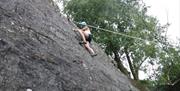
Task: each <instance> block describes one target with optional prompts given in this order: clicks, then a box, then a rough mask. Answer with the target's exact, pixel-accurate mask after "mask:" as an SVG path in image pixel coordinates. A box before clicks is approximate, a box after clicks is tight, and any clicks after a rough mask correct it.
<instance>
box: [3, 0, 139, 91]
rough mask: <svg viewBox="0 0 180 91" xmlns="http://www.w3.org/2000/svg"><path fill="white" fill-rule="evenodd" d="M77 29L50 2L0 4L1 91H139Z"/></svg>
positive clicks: (9, 1)
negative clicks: (90, 50)
mask: <svg viewBox="0 0 180 91" xmlns="http://www.w3.org/2000/svg"><path fill="white" fill-rule="evenodd" d="M72 28H73V23H71V22H69V21H68V20H67V19H66V18H63V17H61V16H60V14H59V13H58V11H57V9H56V8H55V7H54V6H53V4H52V3H51V0H0V91H31V90H32V91H138V90H137V89H136V88H134V87H133V86H132V85H131V83H130V81H129V80H128V78H127V77H126V76H124V75H123V74H122V73H121V72H120V71H119V70H117V69H116V68H115V67H114V66H113V64H112V63H111V61H110V59H109V58H108V57H107V56H106V55H105V54H104V53H103V51H102V50H101V49H100V48H99V47H98V46H97V44H95V43H93V44H94V46H93V47H94V48H95V49H96V51H97V53H98V56H96V57H94V58H92V57H91V56H90V54H89V53H88V52H87V51H86V50H85V49H84V48H83V47H82V46H80V45H79V44H78V39H77V35H76V33H75V32H73V31H72Z"/></svg>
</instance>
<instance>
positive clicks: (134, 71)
mask: <svg viewBox="0 0 180 91" xmlns="http://www.w3.org/2000/svg"><path fill="white" fill-rule="evenodd" d="M124 52H125V54H126V58H127V60H128V64H129V67H130V70H131V72H132V75H133V77H134V80H139V77H138V70H137V69H135V67H134V66H133V63H132V62H131V59H130V56H129V52H128V48H124Z"/></svg>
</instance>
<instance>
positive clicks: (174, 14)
mask: <svg viewBox="0 0 180 91" xmlns="http://www.w3.org/2000/svg"><path fill="white" fill-rule="evenodd" d="M143 1H144V2H145V3H146V5H147V6H150V8H149V9H148V14H149V15H153V16H155V17H156V18H157V19H158V20H159V22H160V23H161V24H162V25H163V24H166V23H167V22H169V23H170V24H171V25H170V26H169V28H168V32H167V35H168V38H169V39H170V40H173V41H174V42H176V39H177V38H180V0H143Z"/></svg>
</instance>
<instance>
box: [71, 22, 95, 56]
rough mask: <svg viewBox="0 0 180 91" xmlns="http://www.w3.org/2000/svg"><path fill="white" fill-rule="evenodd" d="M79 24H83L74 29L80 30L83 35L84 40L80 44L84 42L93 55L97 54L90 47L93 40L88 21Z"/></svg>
mask: <svg viewBox="0 0 180 91" xmlns="http://www.w3.org/2000/svg"><path fill="white" fill-rule="evenodd" d="M79 24H80V25H81V26H80V27H79V29H74V31H78V32H79V33H80V35H81V37H82V41H81V42H80V44H84V46H85V48H86V49H87V50H88V52H89V53H90V54H91V56H92V57H94V56H97V54H96V53H95V52H94V50H93V49H92V48H91V47H90V44H91V41H92V34H91V30H90V29H89V27H88V26H87V24H86V22H80V23H79Z"/></svg>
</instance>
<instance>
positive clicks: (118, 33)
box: [73, 21, 156, 43]
mask: <svg viewBox="0 0 180 91" xmlns="http://www.w3.org/2000/svg"><path fill="white" fill-rule="evenodd" d="M73 22H74V23H76V24H80V25H82V24H81V23H80V22H76V21H73ZM87 26H88V27H91V28H95V29H99V30H103V31H106V32H110V33H113V34H117V35H121V36H125V37H128V38H132V39H136V40H141V41H144V42H153V43H156V42H155V41H150V40H146V39H142V38H138V37H134V36H130V35H127V34H123V33H120V32H114V31H111V30H108V29H104V28H99V27H96V26H93V25H89V24H87Z"/></svg>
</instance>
